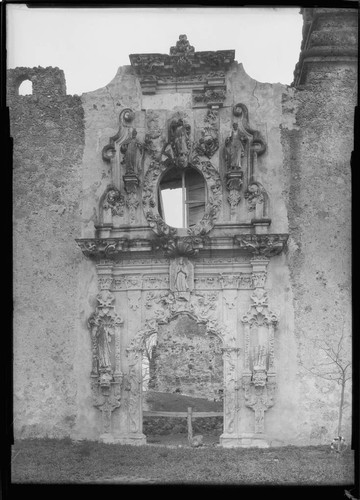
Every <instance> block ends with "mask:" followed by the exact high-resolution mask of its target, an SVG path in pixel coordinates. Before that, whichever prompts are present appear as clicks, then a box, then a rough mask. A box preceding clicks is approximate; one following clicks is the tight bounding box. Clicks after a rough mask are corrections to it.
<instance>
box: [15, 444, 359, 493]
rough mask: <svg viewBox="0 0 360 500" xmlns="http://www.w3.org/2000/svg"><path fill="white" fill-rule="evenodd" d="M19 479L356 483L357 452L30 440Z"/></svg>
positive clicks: (22, 450)
mask: <svg viewBox="0 0 360 500" xmlns="http://www.w3.org/2000/svg"><path fill="white" fill-rule="evenodd" d="M12 452H13V459H12V481H13V483H79V482H93V481H101V480H102V479H103V480H105V479H109V478H116V477H120V476H121V477H123V478H125V479H126V478H128V479H129V480H136V478H142V479H148V480H156V482H157V483H177V484H178V483H191V484H195V483H201V484H204V483H205V484H246V485H254V484H258V485H270V484H271V485H290V484H296V485H306V484H308V485H309V484H312V485H351V484H353V481H354V458H353V452H352V451H351V450H347V451H346V452H345V453H344V455H343V456H341V457H339V456H337V455H335V454H333V453H331V450H330V447H329V446H307V447H295V446H287V447H282V448H267V449H255V448H248V449H246V448H233V449H224V448H220V447H214V446H212V447H204V448H199V449H192V448H185V447H183V448H164V447H161V446H155V445H152V446H130V445H118V444H104V443H97V442H92V441H83V442H80V443H76V442H72V441H70V440H55V439H27V440H21V441H17V442H16V443H15V445H14V446H13V450H12Z"/></svg>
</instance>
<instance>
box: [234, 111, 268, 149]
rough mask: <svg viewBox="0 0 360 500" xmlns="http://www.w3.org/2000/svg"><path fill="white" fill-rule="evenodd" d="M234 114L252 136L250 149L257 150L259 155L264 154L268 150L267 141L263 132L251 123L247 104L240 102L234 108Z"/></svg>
mask: <svg viewBox="0 0 360 500" xmlns="http://www.w3.org/2000/svg"><path fill="white" fill-rule="evenodd" d="M233 114H234V116H235V117H237V118H238V119H239V120H240V121H241V123H242V126H243V128H244V130H245V131H246V132H247V133H248V134H249V135H250V136H251V140H250V149H251V150H253V151H255V152H256V154H257V156H260V155H262V154H263V153H265V151H266V142H265V139H264V138H263V136H262V134H261V133H260V132H259V131H258V130H255V129H253V128H251V127H250V124H249V111H248V109H247V107H246V106H245V104H242V103H238V104H236V105H235V106H234V108H233Z"/></svg>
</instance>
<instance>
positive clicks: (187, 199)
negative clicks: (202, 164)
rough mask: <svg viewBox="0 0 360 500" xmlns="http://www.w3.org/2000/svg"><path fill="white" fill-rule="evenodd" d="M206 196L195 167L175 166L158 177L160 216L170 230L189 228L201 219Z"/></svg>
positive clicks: (205, 188)
mask: <svg viewBox="0 0 360 500" xmlns="http://www.w3.org/2000/svg"><path fill="white" fill-rule="evenodd" d="M207 197H208V193H207V186H206V181H205V179H204V177H203V175H202V174H201V173H200V172H199V171H198V170H197V169H196V168H194V167H192V166H188V167H186V168H179V167H175V166H174V167H172V168H170V169H168V170H166V171H165V172H164V174H163V175H162V177H161V178H160V182H159V187H158V207H159V215H160V217H161V218H162V219H163V220H164V221H165V222H166V224H168V225H169V226H171V227H175V228H189V227H192V226H194V225H195V224H197V223H198V222H200V221H201V219H202V218H203V217H204V214H205V208H206V203H207Z"/></svg>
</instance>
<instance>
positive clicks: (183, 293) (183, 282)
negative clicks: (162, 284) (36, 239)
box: [170, 256, 194, 301]
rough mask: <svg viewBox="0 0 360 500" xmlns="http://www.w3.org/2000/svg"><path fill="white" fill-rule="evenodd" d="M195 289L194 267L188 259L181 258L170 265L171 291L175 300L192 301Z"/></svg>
mask: <svg viewBox="0 0 360 500" xmlns="http://www.w3.org/2000/svg"><path fill="white" fill-rule="evenodd" d="M193 289H194V265H193V264H192V262H190V261H189V259H188V258H187V257H184V256H181V257H178V258H177V259H173V260H172V261H171V263H170V290H171V291H172V292H174V296H175V299H178V300H186V301H189V300H190V292H191V291H192V290H193Z"/></svg>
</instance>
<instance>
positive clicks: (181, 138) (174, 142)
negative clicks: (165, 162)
mask: <svg viewBox="0 0 360 500" xmlns="http://www.w3.org/2000/svg"><path fill="white" fill-rule="evenodd" d="M190 132H191V127H190V125H189V124H187V123H185V121H184V120H183V119H182V118H179V119H178V120H176V119H175V120H172V122H171V123H170V127H169V142H170V145H171V148H172V152H173V156H174V161H175V164H176V166H177V167H180V168H186V167H187V166H188V163H189V156H190V150H191V141H190Z"/></svg>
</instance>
